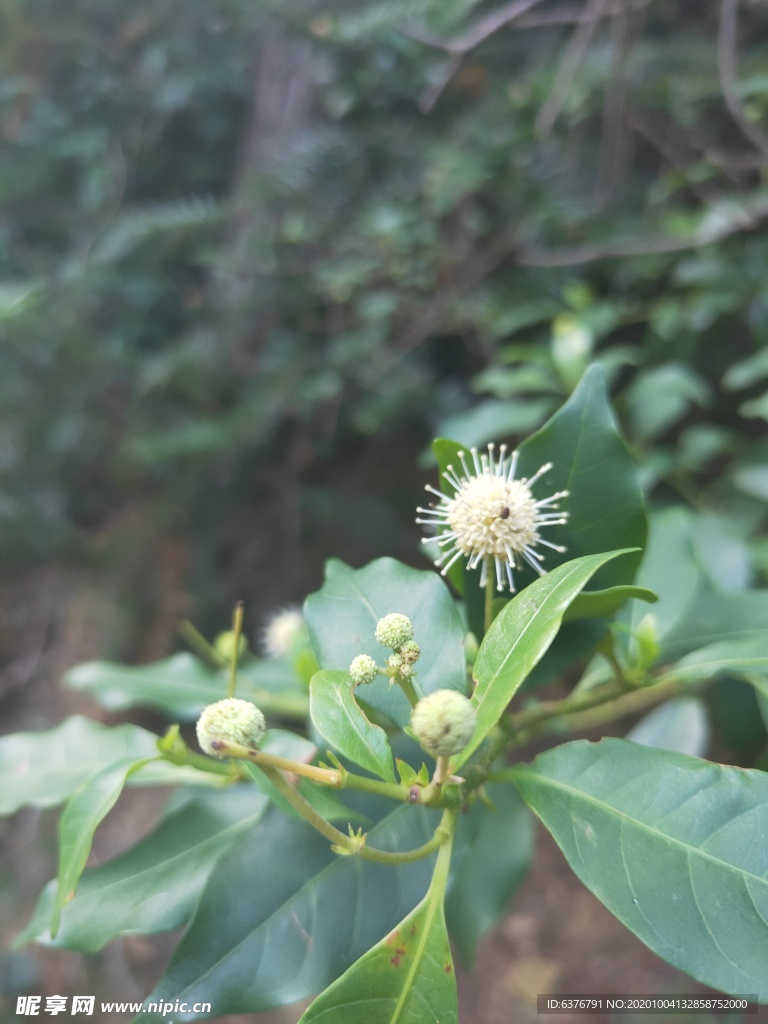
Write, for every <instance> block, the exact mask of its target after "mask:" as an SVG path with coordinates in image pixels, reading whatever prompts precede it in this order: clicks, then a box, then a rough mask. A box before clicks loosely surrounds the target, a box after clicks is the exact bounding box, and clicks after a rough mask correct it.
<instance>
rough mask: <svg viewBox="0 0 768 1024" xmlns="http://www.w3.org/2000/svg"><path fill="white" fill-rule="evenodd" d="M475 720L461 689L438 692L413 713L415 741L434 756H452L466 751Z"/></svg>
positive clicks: (422, 702)
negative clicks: (459, 690)
mask: <svg viewBox="0 0 768 1024" xmlns="http://www.w3.org/2000/svg"><path fill="white" fill-rule="evenodd" d="M476 721H477V715H476V714H475V709H474V707H473V706H472V703H471V701H470V700H469V698H467V697H465V696H464V694H463V693H459V692H458V690H435V692H434V693H430V694H429V696H428V697H424V698H423V699H422V700H420V701H419V703H418V704H417V705H416V707H415V708H414V709H413V711H412V713H411V729H413V732H414V734H415V736H416V739H417V740H418V741H419V743H420V744H421V745H422V747H424V749H425V750H427V751H428V752H429V753H430V754H432V755H434V756H435V757H450V756H451V755H452V754H458V753H459V751H461V750H463V749H464V747H466V745H467V743H469V741H470V739H471V738H472V734H473V732H474V731H475V724H476Z"/></svg>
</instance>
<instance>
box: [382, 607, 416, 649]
mask: <svg viewBox="0 0 768 1024" xmlns="http://www.w3.org/2000/svg"><path fill="white" fill-rule="evenodd" d="M376 639H377V640H378V642H379V643H380V644H381V646H382V647H391V648H392V650H393V651H397V650H399V649H400V648H401V647H402V646H403V644H407V643H408V641H409V640H413V623H412V622H411V620H410V619H409V618H408V616H407V615H403V614H402V613H401V612H390V614H389V615H385V616H383V618H381V619H379V621H378V622H377V623H376Z"/></svg>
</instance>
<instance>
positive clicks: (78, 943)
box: [15, 786, 268, 953]
mask: <svg viewBox="0 0 768 1024" xmlns="http://www.w3.org/2000/svg"><path fill="white" fill-rule="evenodd" d="M267 806H268V801H267V799H266V798H265V797H264V796H263V795H262V794H261V793H258V792H256V791H255V789H254V787H252V786H236V787H233V788H231V789H230V790H228V791H227V792H225V793H217V794H215V795H214V796H213V797H209V796H205V797H198V796H196V797H195V798H193V799H191V800H188V801H187V802H185V803H184V804H183V806H181V807H177V808H176V809H174V810H173V811H171V812H170V813H168V814H167V815H166V816H165V817H164V819H163V820H162V821H161V822H160V824H159V825H158V827H157V828H156V829H155V830H154V831H153V832H152V833H151V834H150V835H148V836H147V837H146V838H144V839H142V840H141V842H139V843H137V844H136V846H134V847H132V848H131V849H130V850H129V851H128V852H127V853H124V854H123V855H122V856H120V857H116V858H115V859H114V860H111V861H109V862H108V863H106V864H101V865H99V867H97V868H92V869H90V870H87V871H85V872H84V873H83V875H82V878H81V879H80V884H79V885H78V888H77V892H76V893H75V897H74V899H73V900H72V901H71V902H69V903H67V904H66V906H65V907H64V909H63V913H62V918H61V927H60V929H59V932H58V934H57V936H56V940H55V942H54V943H53V944H54V945H56V946H60V947H65V948H67V949H78V950H81V951H83V952H86V953H92V952H95V951H96V950H99V949H101V948H102V947H103V946H105V945H106V944H107V943H108V942H110V941H111V940H112V939H114V938H116V937H117V936H120V935H151V934H154V933H155V932H162V931H169V930H170V929H172V928H178V927H180V926H181V925H183V924H185V923H186V921H187V919H188V918H189V916H190V914H191V913H192V911H193V910H194V907H195V904H196V903H197V900H198V897H199V895H200V893H201V891H202V889H203V886H204V885H205V883H206V881H207V879H208V877H209V875H210V873H211V871H212V870H213V866H214V864H215V863H216V861H217V860H218V858H219V857H220V856H221V855H222V853H224V851H225V850H227V849H228V848H229V847H230V846H231V845H232V843H233V842H234V841H235V840H236V839H237V838H238V837H239V836H240V835H241V834H243V833H245V832H247V831H248V830H249V829H251V828H253V826H254V825H255V824H256V822H257V821H258V820H259V818H260V817H261V815H262V814H263V813H264V810H265V809H266V807H267ZM56 887H57V881H56V879H54V880H53V881H52V882H49V883H48V885H46V887H45V888H44V889H43V891H42V893H41V895H40V899H39V900H38V904H37V907H36V909H35V913H34V916H33V918H32V920H31V921H30V923H29V924H28V925H27V927H26V928H25V929H24V931H23V932H22V933H21V934H20V935H19V936H18V937H17V939H16V941H15V945H16V946H18V945H21V944H22V943H25V942H30V941H32V940H33V939H37V940H38V941H41V942H46V943H48V942H50V939H49V923H50V920H51V915H52V913H53V906H54V899H55V894H56ZM106 906H108V907H109V913H105V912H104V908H105V907H106Z"/></svg>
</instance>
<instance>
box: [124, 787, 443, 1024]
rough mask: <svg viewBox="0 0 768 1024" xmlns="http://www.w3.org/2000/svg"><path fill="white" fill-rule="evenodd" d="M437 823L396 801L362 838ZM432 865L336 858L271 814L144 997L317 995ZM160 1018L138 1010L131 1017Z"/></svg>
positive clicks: (395, 837)
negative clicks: (136, 1013) (390, 864)
mask: <svg viewBox="0 0 768 1024" xmlns="http://www.w3.org/2000/svg"><path fill="white" fill-rule="evenodd" d="M387 806H389V805H387ZM438 821H439V816H438V815H437V814H436V812H433V811H427V810H425V809H424V808H416V807H412V806H410V805H409V806H401V807H398V808H397V809H396V810H394V811H392V812H391V813H389V814H388V815H387V816H386V817H385V818H383V819H382V820H381V821H380V822H379V823H378V824H377V825H376V826H375V827H374V828H373V829H371V831H370V833H369V842H370V844H371V845H375V846H378V847H380V848H382V849H410V848H412V847H415V846H418V845H420V844H421V843H423V842H426V840H427V839H428V838H429V837H430V836H431V835H432V833H433V831H434V829H435V828H436V827H437V824H438ZM433 863H434V857H427V858H425V859H424V860H419V861H416V862H414V863H412V864H406V865H398V866H396V867H390V866H389V865H382V864H373V863H371V862H370V861H364V860H360V859H358V858H356V857H337V856H335V855H334V854H333V853H331V851H330V847H329V844H328V840H327V839H324V838H323V837H322V836H320V835H318V833H316V832H315V831H314V830H312V829H311V828H310V827H309V826H308V825H306V823H303V822H298V821H296V820H295V819H292V818H288V817H287V816H285V815H283V814H280V813H279V812H271V813H270V814H268V815H265V817H264V818H263V819H262V821H261V822H260V823H259V824H258V825H257V826H256V829H255V830H254V832H253V833H250V834H249V837H248V840H247V842H241V843H239V844H238V845H237V846H236V847H235V848H234V849H233V850H232V851H231V852H230V853H228V854H226V855H225V856H224V857H223V858H222V859H221V860H220V861H219V862H218V864H217V865H216V868H215V869H214V871H213V873H212V875H211V877H210V879H209V881H208V884H207V886H206V888H205V891H204V893H203V895H202V897H201V900H200V903H199V906H198V908H197V911H196V913H195V916H194V918H193V920H192V922H191V924H190V926H189V928H188V930H187V932H186V933H185V935H184V938H183V939H182V941H181V943H180V944H179V947H178V949H177V950H176V953H175V954H174V957H173V959H172V961H171V964H170V966H169V968H168V970H167V971H166V973H165V975H164V977H163V978H162V979H161V981H160V982H159V984H158V985H157V987H156V988H155V990H154V991H153V993H152V994H151V995H150V996H148V1000H160V1001H173V1000H175V999H182V1000H186V1001H188V1002H191V1003H193V1002H195V1001H198V1000H206V1001H209V1002H211V1003H212V1004H213V1006H214V1007H215V1015H220V1014H226V1013H252V1012H256V1011H257V1010H263V1009H268V1008H269V1007H271V1006H278V1005H282V1004H284V1003H292V1002H295V1001H296V1000H298V999H303V998H305V997H306V996H308V995H314V994H315V993H316V992H319V991H320V990H321V989H323V988H325V987H326V986H327V985H328V984H329V983H330V982H331V981H333V980H334V979H335V978H337V977H338V976H339V975H340V974H341V973H343V971H344V970H346V968H347V967H348V966H349V965H350V964H352V963H353V962H354V961H355V960H357V959H358V957H360V956H361V955H362V954H363V953H364V952H365V951H366V950H367V949H369V948H370V947H371V946H372V945H373V944H374V943H376V942H378V941H379V939H381V938H382V937H383V936H384V935H386V934H387V932H389V931H390V930H391V929H392V928H393V927H394V926H395V925H396V924H397V923H398V922H399V921H400V920H402V918H403V917H404V916H405V915H406V914H407V913H409V912H410V911H411V910H412V909H413V907H414V906H415V905H416V903H418V901H419V900H420V899H421V897H422V896H423V895H424V893H425V892H426V890H427V888H428V885H429V880H430V876H431V873H432V865H433ZM214 934H215V935H216V942H215V943H214V942H212V941H211V936H212V935H214ZM176 1016H178V1017H179V1019H180V1020H197V1019H201V1018H202V1017H204V1016H206V1015H205V1014H194V1013H192V1012H189V1013H187V1014H180V1015H178V1014H177V1015H176ZM207 1016H214V1014H208V1015H207ZM162 1020H163V1018H162V1015H160V1014H152V1013H142V1014H140V1015H139V1016H138V1017H137V1018H136V1021H135V1024H161V1021H162Z"/></svg>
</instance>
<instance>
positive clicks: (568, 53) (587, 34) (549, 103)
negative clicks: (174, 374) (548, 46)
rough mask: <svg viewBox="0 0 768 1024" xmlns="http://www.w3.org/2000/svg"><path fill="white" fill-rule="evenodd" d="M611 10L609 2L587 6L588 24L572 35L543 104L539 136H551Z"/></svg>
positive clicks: (537, 128) (593, 0) (596, 1)
mask: <svg viewBox="0 0 768 1024" xmlns="http://www.w3.org/2000/svg"><path fill="white" fill-rule="evenodd" d="M607 7H608V0H590V2H589V5H588V6H587V14H588V15H589V17H588V18H587V20H585V21H583V22H580V23H579V24H578V25H577V26H576V28H575V29H574V31H573V35H572V36H571V38H570V40H569V41H568V45H567V46H566V48H565V52H564V54H563V57H562V60H561V61H560V67H559V68H558V69H557V74H556V75H555V80H554V82H553V83H552V88H551V89H550V91H549V95H548V96H547V98H546V100H545V101H544V103H543V104H542V107H541V110H540V111H539V113H538V114H537V116H536V120H535V122H534V129H535V131H536V134H537V135H538V136H544V135H548V134H549V133H550V131H551V130H552V126H553V125H554V123H555V121H556V120H557V116H558V114H559V113H560V111H561V110H562V108H563V104H564V103H565V101H566V98H567V96H568V93H569V92H570V89H571V86H572V84H573V80H574V78H575V77H576V72H577V71H578V70H579V67H580V66H581V64H582V62H583V60H584V58H585V56H586V53H587V50H588V49H589V44H590V43H591V42H592V37H593V36H594V34H595V28H596V27H597V23H598V21H599V20H600V18H602V17H603V16H604V14H605V11H606V9H607Z"/></svg>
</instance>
